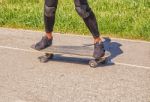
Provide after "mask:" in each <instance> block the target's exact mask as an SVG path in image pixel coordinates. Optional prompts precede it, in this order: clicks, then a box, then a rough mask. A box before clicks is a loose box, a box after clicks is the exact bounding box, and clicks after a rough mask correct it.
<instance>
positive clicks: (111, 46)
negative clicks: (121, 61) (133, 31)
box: [104, 37, 123, 63]
mask: <svg viewBox="0 0 150 102" xmlns="http://www.w3.org/2000/svg"><path fill="white" fill-rule="evenodd" d="M104 39H105V41H104V45H105V50H106V51H108V52H110V54H111V55H110V56H109V61H110V62H111V61H112V60H113V59H114V58H116V57H117V56H119V55H120V54H122V53H123V51H122V50H121V48H120V47H121V46H122V44H120V43H118V42H112V41H111V39H110V38H108V37H105V38H104ZM112 63H113V62H112Z"/></svg>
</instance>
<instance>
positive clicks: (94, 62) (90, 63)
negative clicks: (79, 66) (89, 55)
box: [89, 60, 98, 68]
mask: <svg viewBox="0 0 150 102" xmlns="http://www.w3.org/2000/svg"><path fill="white" fill-rule="evenodd" d="M89 65H90V67H92V68H96V67H97V65H98V63H97V62H96V61H95V60H90V61H89Z"/></svg>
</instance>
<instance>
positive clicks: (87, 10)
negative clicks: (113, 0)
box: [75, 5, 92, 18]
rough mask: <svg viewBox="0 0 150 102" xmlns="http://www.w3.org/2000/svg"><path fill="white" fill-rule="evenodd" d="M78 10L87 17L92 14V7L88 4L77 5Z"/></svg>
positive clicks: (83, 16) (82, 15)
mask: <svg viewBox="0 0 150 102" xmlns="http://www.w3.org/2000/svg"><path fill="white" fill-rule="evenodd" d="M75 8H76V11H77V13H78V14H79V15H80V16H81V17H82V18H87V17H89V16H90V14H91V12H92V11H91V8H90V7H89V6H88V5H80V6H76V7H75Z"/></svg>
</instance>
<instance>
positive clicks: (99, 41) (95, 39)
mask: <svg viewBox="0 0 150 102" xmlns="http://www.w3.org/2000/svg"><path fill="white" fill-rule="evenodd" d="M101 42H102V39H101V38H100V37H97V38H94V44H96V43H101Z"/></svg>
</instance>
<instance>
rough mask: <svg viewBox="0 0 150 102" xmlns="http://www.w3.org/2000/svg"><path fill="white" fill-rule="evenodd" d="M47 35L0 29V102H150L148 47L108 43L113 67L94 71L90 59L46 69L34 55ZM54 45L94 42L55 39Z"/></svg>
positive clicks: (70, 37)
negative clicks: (32, 45)
mask: <svg viewBox="0 0 150 102" xmlns="http://www.w3.org/2000/svg"><path fill="white" fill-rule="evenodd" d="M42 35H43V32H35V31H27V30H14V29H6V28H0V54H1V57H0V102H150V42H144V41H132V40H119V39H110V38H105V40H104V41H105V45H106V49H107V50H108V51H109V52H110V53H111V57H110V60H111V62H110V63H114V64H108V65H105V66H99V67H98V68H96V69H92V68H90V67H89V66H88V65H87V63H88V61H87V58H86V57H77V56H76V57H75V56H71V57H70V58H68V57H63V56H62V57H60V56H56V57H55V60H54V61H50V62H48V63H46V64H44V63H40V62H39V61H38V60H37V57H38V56H40V55H42V54H41V53H38V52H35V51H33V50H32V49H30V45H31V44H33V43H34V42H36V41H37V40H39V39H40V38H41V36H42ZM54 39H55V41H54V44H56V45H75V46H76V45H83V44H87V43H91V42H92V37H83V36H74V35H60V34H54Z"/></svg>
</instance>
